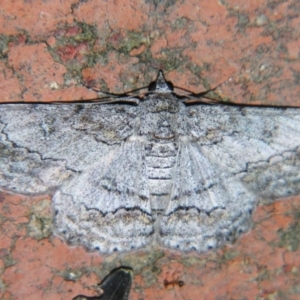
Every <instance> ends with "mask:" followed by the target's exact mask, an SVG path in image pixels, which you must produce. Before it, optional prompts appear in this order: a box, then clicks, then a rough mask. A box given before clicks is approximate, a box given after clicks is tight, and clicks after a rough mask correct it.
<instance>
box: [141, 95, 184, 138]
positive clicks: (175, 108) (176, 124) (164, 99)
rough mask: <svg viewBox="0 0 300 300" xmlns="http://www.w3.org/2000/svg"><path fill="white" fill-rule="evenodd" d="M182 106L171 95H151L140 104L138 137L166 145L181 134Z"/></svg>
mask: <svg viewBox="0 0 300 300" xmlns="http://www.w3.org/2000/svg"><path fill="white" fill-rule="evenodd" d="M182 106H183V104H182V103H181V102H180V101H179V100H178V99H177V98H176V97H175V96H174V95H172V94H171V93H162V94H151V95H149V96H148V97H146V98H145V100H144V101H143V102H142V109H141V111H142V115H141V123H140V135H145V136H147V138H148V140H149V141H156V142H158V143H166V142H168V141H174V140H177V139H178V136H179V135H180V134H181V132H182V129H183V128H182V124H183V120H182V116H183V114H181V113H180V111H181V109H182Z"/></svg>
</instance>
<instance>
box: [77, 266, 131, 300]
mask: <svg viewBox="0 0 300 300" xmlns="http://www.w3.org/2000/svg"><path fill="white" fill-rule="evenodd" d="M132 273H133V272H132V269H131V268H128V267H120V268H117V269H115V270H113V271H112V272H111V273H110V274H108V275H107V276H106V277H105V278H104V279H103V280H102V281H101V283H100V284H99V288H100V289H101V290H102V291H103V293H102V294H101V295H100V296H92V297H88V296H84V295H78V296H76V297H74V298H73V300H88V299H90V300H91V299H93V300H127V299H128V295H129V292H130V289H131V283H132Z"/></svg>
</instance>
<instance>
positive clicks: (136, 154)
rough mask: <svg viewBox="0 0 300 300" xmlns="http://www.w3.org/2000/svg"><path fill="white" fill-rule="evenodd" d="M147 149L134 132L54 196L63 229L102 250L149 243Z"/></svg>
mask: <svg viewBox="0 0 300 300" xmlns="http://www.w3.org/2000/svg"><path fill="white" fill-rule="evenodd" d="M143 152H144V146H143V144H142V142H141V141H140V140H139V138H138V137H134V136H133V137H132V139H130V140H127V141H126V142H124V143H122V144H121V149H117V150H115V151H111V152H110V153H108V154H107V155H106V156H105V157H102V158H101V159H98V160H97V161H95V163H94V164H93V165H90V166H89V167H88V168H86V169H85V171H84V172H83V173H82V174H80V175H78V176H76V177H74V178H73V179H72V180H71V181H69V182H67V183H66V184H64V185H63V186H62V188H61V189H60V190H59V191H58V192H57V193H56V194H55V195H54V197H53V201H54V208H55V213H56V216H55V223H56V227H57V231H58V233H59V235H60V236H64V237H65V239H66V240H68V241H70V242H71V243H79V244H84V245H85V246H86V247H87V248H89V249H91V250H99V251H101V252H112V251H114V250H118V251H129V250H132V249H136V248H140V247H143V246H145V245H146V244H148V243H149V242H150V240H151V237H152V235H153V220H152V216H151V207H150V201H149V195H148V188H147V178H146V174H145V172H146V169H145V165H144V164H145V159H144V153H143Z"/></svg>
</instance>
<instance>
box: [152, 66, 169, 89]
mask: <svg viewBox="0 0 300 300" xmlns="http://www.w3.org/2000/svg"><path fill="white" fill-rule="evenodd" d="M148 89H149V91H154V92H156V93H171V92H172V91H173V85H172V83H171V82H169V81H166V80H165V77H164V74H163V72H162V71H161V70H159V72H158V75H157V78H156V80H155V81H154V82H151V83H150V85H149V88H148Z"/></svg>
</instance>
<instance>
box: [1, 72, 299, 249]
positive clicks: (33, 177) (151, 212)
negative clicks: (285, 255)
mask: <svg viewBox="0 0 300 300" xmlns="http://www.w3.org/2000/svg"><path fill="white" fill-rule="evenodd" d="M299 128H300V110H299V109H297V108H275V107H251V106H245V105H244V106H235V105H229V104H226V103H215V104H211V103H209V104H208V103H204V101H203V99H202V98H201V97H200V98H198V99H197V98H193V99H192V101H191V98H190V97H182V96H179V95H177V94H176V93H174V91H173V89H172V86H171V85H170V84H169V83H168V82H167V81H166V80H165V79H164V76H163V74H162V72H159V74H158V77H157V79H156V81H155V82H154V83H153V84H151V85H150V86H149V91H148V92H147V93H146V94H145V95H144V96H143V97H138V96H136V97H133V96H129V95H128V96H126V95H125V96H124V95H123V96H120V97H112V98H109V99H106V100H105V101H99V102H95V103H73V104H70V103H67V104H1V105H0V132H1V134H0V142H1V144H0V147H1V148H0V186H1V187H2V188H3V189H6V190H10V191H13V192H18V193H23V194H39V193H46V192H49V191H52V192H53V199H52V200H53V212H54V223H55V232H56V234H58V235H59V236H61V237H63V238H64V239H65V240H66V241H67V242H69V243H71V244H81V245H84V246H85V247H87V248H88V249H90V250H98V251H100V252H103V253H110V252H113V251H131V250H134V249H138V248H142V247H146V246H161V247H167V248H171V249H176V250H179V251H198V252H202V251H206V250H209V249H212V248H216V247H219V246H221V245H223V244H224V243H227V242H233V241H235V240H236V238H237V237H238V236H239V235H240V234H242V233H243V232H246V231H247V230H248V229H249V228H250V226H251V214H252V212H253V210H254V209H255V206H256V205H257V203H259V201H261V202H264V203H265V202H267V201H273V200H274V199H276V198H279V197H285V196H289V195H295V194H297V193H299V192H300V175H299V166H300V159H299V157H300V147H299V146H300V130H299Z"/></svg>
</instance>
